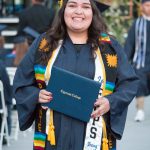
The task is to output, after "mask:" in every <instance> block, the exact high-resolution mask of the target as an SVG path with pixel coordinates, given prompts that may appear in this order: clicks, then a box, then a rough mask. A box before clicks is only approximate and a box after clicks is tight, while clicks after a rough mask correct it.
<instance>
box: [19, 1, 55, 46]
mask: <svg viewBox="0 0 150 150" xmlns="http://www.w3.org/2000/svg"><path fill="white" fill-rule="evenodd" d="M44 1H45V0H32V6H31V7H29V8H26V9H25V10H23V11H21V12H20V13H19V14H18V15H19V27H18V35H24V33H23V30H24V28H25V27H30V28H32V29H33V30H35V31H36V32H38V33H43V32H45V31H47V29H49V27H50V26H51V23H52V21H53V18H54V11H53V9H48V8H47V7H46V6H45V5H44ZM27 38H28V40H29V44H31V43H32V41H33V37H32V36H30V35H28V36H27Z"/></svg>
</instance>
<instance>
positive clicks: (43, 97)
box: [39, 89, 53, 103]
mask: <svg viewBox="0 0 150 150" xmlns="http://www.w3.org/2000/svg"><path fill="white" fill-rule="evenodd" d="M52 99H53V97H52V93H51V92H48V91H46V90H44V89H43V90H41V91H40V92H39V103H47V102H50V101H51V100H52Z"/></svg>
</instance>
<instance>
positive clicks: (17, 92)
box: [13, 38, 40, 131]
mask: <svg viewBox="0 0 150 150" xmlns="http://www.w3.org/2000/svg"><path fill="white" fill-rule="evenodd" d="M39 41H40V38H38V39H36V40H35V41H34V42H33V44H32V45H31V46H30V48H29V50H28V52H27V54H26V55H25V57H24V58H23V60H22V61H21V63H20V65H19V66H18V68H17V71H16V74H15V77H14V83H13V92H14V97H15V99H16V106H17V111H18V117H19V126H20V130H22V131H23V130H26V129H27V128H29V127H30V126H31V125H32V123H33V121H34V119H35V110H36V107H37V104H38V95H39V89H38V88H37V87H36V86H35V84H36V80H35V76H34V57H35V52H36V49H37V48H38V43H39Z"/></svg>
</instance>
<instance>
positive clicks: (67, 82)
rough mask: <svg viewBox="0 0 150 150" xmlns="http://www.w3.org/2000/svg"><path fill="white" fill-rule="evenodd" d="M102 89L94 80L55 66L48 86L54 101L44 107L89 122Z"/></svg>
mask: <svg viewBox="0 0 150 150" xmlns="http://www.w3.org/2000/svg"><path fill="white" fill-rule="evenodd" d="M100 87H101V85H100V83H98V82H96V81H94V80H91V79H88V78H85V77H83V76H80V75H77V74H74V73H72V72H69V71H66V70H64V69H61V68H58V67H55V66H53V67H52V71H51V77H50V80H49V83H48V85H47V91H50V92H51V93H52V95H53V100H52V101H51V102H49V103H46V104H43V105H44V106H48V107H49V108H51V109H53V110H55V111H58V112H61V113H63V114H66V115H68V116H71V117H73V118H76V119H79V120H82V121H85V122H88V121H89V119H90V116H91V113H92V110H93V107H94V102H95V101H96V99H97V97H98V93H99V90H100Z"/></svg>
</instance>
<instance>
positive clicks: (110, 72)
mask: <svg viewBox="0 0 150 150" xmlns="http://www.w3.org/2000/svg"><path fill="white" fill-rule="evenodd" d="M44 40H46V39H45V38H42V40H41V42H42V41H44ZM99 40H100V41H101V42H102V43H103V44H105V45H106V48H105V50H104V51H101V54H100V55H101V57H102V60H103V64H104V68H105V75H106V79H105V83H104V89H103V90H102V95H103V96H106V95H108V94H111V93H112V92H113V90H114V88H115V80H116V72H117V59H118V58H117V54H116V52H115V50H114V49H113V47H112V46H111V40H110V38H109V36H108V35H107V34H105V33H103V34H101V36H100V38H99ZM59 48H60V47H59ZM40 53H41V52H40ZM43 53H45V51H43ZM56 53H57V51H56V50H54V51H53V54H52V56H51V58H50V60H49V63H48V64H47V65H48V66H49V67H50V68H51V67H52V64H53V62H52V61H54V60H55V58H54V57H57V54H56ZM39 57H40V54H39V50H37V52H36V56H35V62H36V60H37V59H38V58H39ZM47 65H42V64H40V63H37V64H36V63H35V65H34V71H35V78H36V82H37V86H38V88H40V89H44V88H45V87H46V82H45V72H46V66H47ZM97 120H98V118H97ZM104 120H105V117H104V119H102V121H103V138H102V143H103V144H102V150H116V141H115V139H114V138H113V137H112V135H111V134H110V132H109V131H108V130H106V126H105V121H104ZM95 121H96V120H95ZM48 132H49V133H48V136H47V134H46V110H44V109H42V107H41V106H40V105H38V106H37V109H36V117H35V134H34V150H45V148H46V141H47V140H49V141H50V143H51V145H55V144H56V142H57V141H55V134H54V125H53V111H51V114H50V123H49V131H48ZM107 139H108V140H107ZM100 140H101V139H100ZM91 150H92V149H91Z"/></svg>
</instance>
